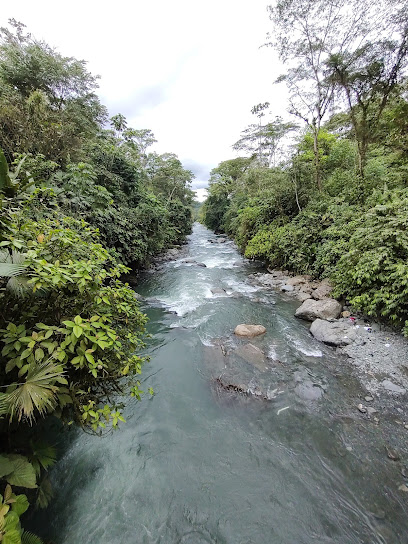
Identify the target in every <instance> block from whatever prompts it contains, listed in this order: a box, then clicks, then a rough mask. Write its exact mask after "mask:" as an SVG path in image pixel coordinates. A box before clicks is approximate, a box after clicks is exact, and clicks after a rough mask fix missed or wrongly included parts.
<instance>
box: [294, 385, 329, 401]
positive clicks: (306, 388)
mask: <svg viewBox="0 0 408 544" xmlns="http://www.w3.org/2000/svg"><path fill="white" fill-rule="evenodd" d="M295 394H296V395H297V396H298V397H299V398H300V399H303V400H318V399H320V397H321V396H322V395H323V390H322V389H321V387H320V386H319V385H318V384H315V383H313V382H312V381H311V380H306V381H304V382H303V383H298V384H297V386H296V387H295Z"/></svg>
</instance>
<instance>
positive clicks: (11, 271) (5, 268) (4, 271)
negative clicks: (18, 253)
mask: <svg viewBox="0 0 408 544" xmlns="http://www.w3.org/2000/svg"><path fill="white" fill-rule="evenodd" d="M25 271H26V267H25V266H24V265H23V264H17V263H1V262H0V276H3V277H5V278H10V277H12V276H20V275H21V274H24V272H25Z"/></svg>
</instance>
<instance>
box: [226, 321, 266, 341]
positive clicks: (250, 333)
mask: <svg viewBox="0 0 408 544" xmlns="http://www.w3.org/2000/svg"><path fill="white" fill-rule="evenodd" d="M265 333H266V329H265V327H263V326H262V325H246V324H241V325H237V326H236V327H235V330H234V334H236V335H237V336H245V337H246V338H253V337H254V336H259V335H260V334H265Z"/></svg>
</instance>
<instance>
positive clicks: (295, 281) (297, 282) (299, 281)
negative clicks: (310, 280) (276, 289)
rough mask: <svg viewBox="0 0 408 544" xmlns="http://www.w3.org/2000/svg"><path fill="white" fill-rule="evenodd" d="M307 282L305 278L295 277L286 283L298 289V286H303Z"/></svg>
mask: <svg viewBox="0 0 408 544" xmlns="http://www.w3.org/2000/svg"><path fill="white" fill-rule="evenodd" d="M306 281H307V280H305V278H304V277H303V276H295V277H294V278H289V279H288V281H287V282H286V283H287V284H288V285H293V287H296V286H297V285H301V284H302V283H306Z"/></svg>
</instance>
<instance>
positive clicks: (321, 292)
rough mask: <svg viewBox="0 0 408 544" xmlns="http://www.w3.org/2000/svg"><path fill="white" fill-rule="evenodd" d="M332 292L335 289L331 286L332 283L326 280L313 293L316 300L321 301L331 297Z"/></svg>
mask: <svg viewBox="0 0 408 544" xmlns="http://www.w3.org/2000/svg"><path fill="white" fill-rule="evenodd" d="M332 291H333V287H332V286H331V285H330V281H329V280H328V279H324V280H322V281H321V282H320V284H319V286H318V287H317V289H315V290H314V291H313V293H312V297H313V298H315V299H316V300H321V299H323V298H326V297H327V296H329V295H330V293H331V292H332Z"/></svg>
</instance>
